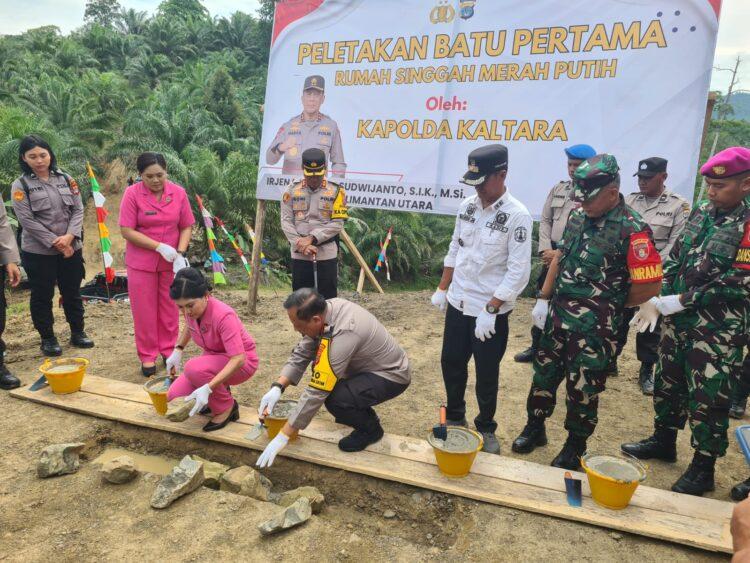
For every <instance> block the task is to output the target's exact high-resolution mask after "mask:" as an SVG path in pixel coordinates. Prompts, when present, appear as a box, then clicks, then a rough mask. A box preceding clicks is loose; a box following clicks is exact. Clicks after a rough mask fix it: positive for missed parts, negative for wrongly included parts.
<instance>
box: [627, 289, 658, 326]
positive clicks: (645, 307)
mask: <svg viewBox="0 0 750 563" xmlns="http://www.w3.org/2000/svg"><path fill="white" fill-rule="evenodd" d="M658 302H659V298H658V297H652V298H651V299H649V300H648V301H646V302H645V303H641V305H640V307H638V311H636V313H635V315H634V316H633V319H632V320H631V321H630V326H634V327H635V328H636V330H637V331H638V332H646V329H648V330H649V331H650V332H654V329H655V328H656V323H657V322H659V317H660V316H661V313H660V312H659V309H658V307H657V303H658Z"/></svg>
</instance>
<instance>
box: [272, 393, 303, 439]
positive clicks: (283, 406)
mask: <svg viewBox="0 0 750 563" xmlns="http://www.w3.org/2000/svg"><path fill="white" fill-rule="evenodd" d="M296 406H297V401H294V400H292V399H288V400H281V401H279V402H277V403H276V405H275V406H274V407H273V411H271V413H270V414H269V415H267V416H266V418H265V425H266V430H267V431H268V438H269V439H271V440H273V439H274V438H275V437H276V434H278V433H279V432H281V429H282V428H283V427H284V425H285V424H286V421H287V420H288V419H289V415H290V414H291V412H292V411H293V410H294V408H295V407H296ZM296 439H297V437H296V436H295V437H294V438H292V440H291V441H292V442H293V441H294V440H296Z"/></svg>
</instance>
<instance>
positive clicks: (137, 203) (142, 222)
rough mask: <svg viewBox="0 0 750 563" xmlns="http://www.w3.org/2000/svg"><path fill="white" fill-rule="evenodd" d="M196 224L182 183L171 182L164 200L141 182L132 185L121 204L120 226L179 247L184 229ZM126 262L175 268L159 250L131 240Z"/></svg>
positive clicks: (145, 268)
mask: <svg viewBox="0 0 750 563" xmlns="http://www.w3.org/2000/svg"><path fill="white" fill-rule="evenodd" d="M194 223H195V217H193V211H192V209H190V202H189V201H188V196H187V193H186V192H185V189H184V188H183V187H182V186H178V185H177V184H173V183H172V182H170V181H167V182H166V184H165V185H164V193H163V194H162V196H161V201H157V200H156V198H155V197H154V196H153V195H152V193H151V191H150V190H149V189H148V188H147V187H146V186H145V185H144V184H143V182H138V183H137V184H133V185H132V186H128V188H127V189H126V190H125V195H123V197H122V202H121V203H120V226H121V227H129V228H131V229H135V230H136V231H138V232H139V233H142V234H144V235H146V236H147V237H150V238H152V239H154V240H155V241H158V242H163V243H164V244H168V245H169V246H171V247H172V248H177V244H178V242H179V240H180V231H181V230H182V229H184V228H185V227H189V226H191V225H193V224H194ZM125 264H126V265H127V266H128V267H130V268H135V269H136V270H143V271H146V272H163V271H166V270H171V269H172V264H170V263H169V262H167V261H166V260H164V258H162V257H161V255H160V254H159V253H158V252H156V251H155V250H149V249H147V248H141V247H140V246H136V245H134V244H132V243H131V242H130V241H128V242H127V245H126V247H125Z"/></svg>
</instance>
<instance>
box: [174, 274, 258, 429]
mask: <svg viewBox="0 0 750 563" xmlns="http://www.w3.org/2000/svg"><path fill="white" fill-rule="evenodd" d="M210 291H211V288H210V287H209V285H208V282H206V278H205V277H204V276H203V274H202V273H200V272H199V271H198V270H196V269H195V268H184V269H182V270H180V271H179V272H177V275H176V276H175V278H174V281H173V282H172V286H171V287H170V288H169V296H170V297H171V298H172V299H173V300H174V302H175V303H176V304H177V306H178V307H179V308H180V311H182V312H183V314H184V315H185V327H184V328H183V329H182V332H180V336H179V337H178V339H177V345H176V346H175V348H174V352H172V354H171V355H170V356H169V358H167V373H173V372H174V373H179V372H180V365H181V363H182V351H183V350H184V348H185V346H186V345H187V344H188V342H190V340H191V339H192V340H193V342H195V343H196V344H197V345H198V346H199V347H200V348H202V349H203V354H202V355H200V356H198V357H196V358H192V359H190V360H188V362H187V363H186V364H185V371H184V373H182V375H180V376H179V377H178V378H177V379H176V380H175V381H174V382H173V383H172V385H171V386H170V387H169V391H168V393H167V400H169V401H171V400H172V399H174V398H176V397H185V400H186V401H189V400H190V399H195V406H194V407H193V408H192V410H191V411H190V416H193V415H194V414H195V413H197V412H201V411H202V409H203V408H204V407H205V406H206V405H208V408H209V409H211V415H212V418H211V420H210V422H208V423H207V424H206V425H205V426H204V427H203V430H205V431H206V432H211V431H213V430H218V429H220V428H224V427H225V426H226V425H227V424H228V423H229V422H233V421H236V420H239V418H240V410H239V405H238V404H237V401H235V400H234V398H233V397H232V393H231V391H230V390H229V389H228V386H229V385H238V384H240V383H244V382H245V381H247V380H248V379H250V378H251V377H252V376H253V374H254V373H255V370H256V369H258V354H257V353H256V351H255V341H254V340H253V337H252V336H250V335H249V334H248V333H247V331H246V330H245V327H244V326H243V325H242V321H240V319H239V317H238V316H237V313H235V312H234V309H232V308H231V307H230V306H229V305H227V304H225V303H222V302H221V301H219V300H218V299H216V298H215V297H213V296H211V293H210Z"/></svg>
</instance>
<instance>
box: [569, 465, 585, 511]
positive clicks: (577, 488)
mask: <svg viewBox="0 0 750 563" xmlns="http://www.w3.org/2000/svg"><path fill="white" fill-rule="evenodd" d="M565 494H566V496H567V497H568V504H569V505H570V506H575V507H580V506H581V501H582V498H581V480H580V479H575V478H573V474H572V473H571V472H570V471H566V472H565Z"/></svg>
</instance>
